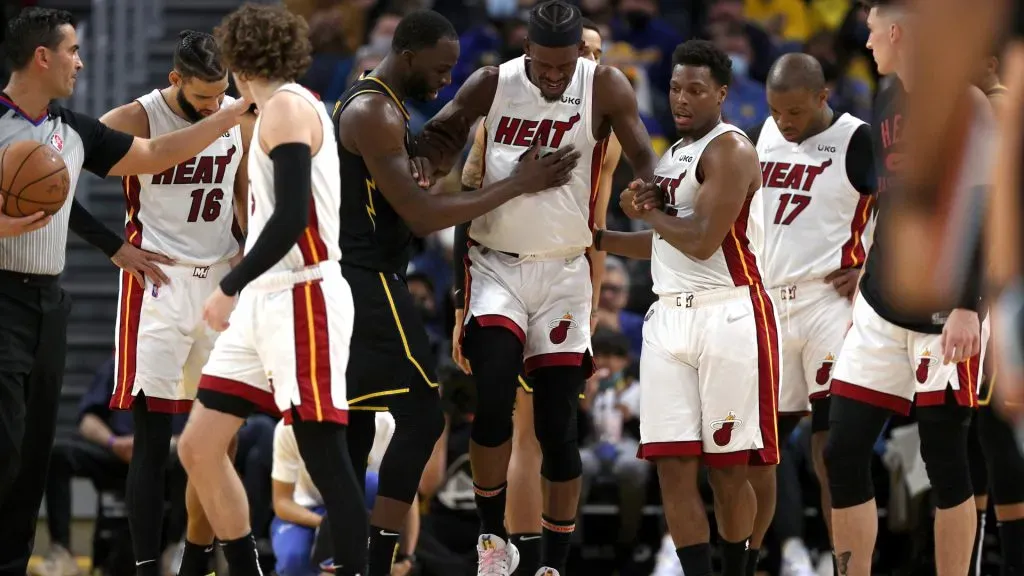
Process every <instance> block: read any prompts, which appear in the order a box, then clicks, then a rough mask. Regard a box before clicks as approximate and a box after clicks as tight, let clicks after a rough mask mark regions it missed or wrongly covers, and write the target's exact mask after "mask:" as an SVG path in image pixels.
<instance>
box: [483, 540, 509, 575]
mask: <svg viewBox="0 0 1024 576" xmlns="http://www.w3.org/2000/svg"><path fill="white" fill-rule="evenodd" d="M476 554H477V559H478V566H477V572H476V574H477V576H511V574H512V573H513V572H515V571H516V568H518V567H519V549H518V548H516V546H515V544H513V543H511V542H505V541H504V540H502V539H501V538H499V537H498V536H495V535H494V534H481V535H480V538H478V539H477V541H476Z"/></svg>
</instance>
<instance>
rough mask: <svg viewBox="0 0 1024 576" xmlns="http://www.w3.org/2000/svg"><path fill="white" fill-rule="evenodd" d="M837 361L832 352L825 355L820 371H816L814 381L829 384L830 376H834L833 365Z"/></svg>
mask: <svg viewBox="0 0 1024 576" xmlns="http://www.w3.org/2000/svg"><path fill="white" fill-rule="evenodd" d="M835 362H836V357H835V356H833V355H832V353H831V352H830V353H829V354H828V355H827V356H825V359H824V360H823V361H822V362H821V366H819V367H818V371H817V372H815V373H814V382H815V383H817V384H819V385H823V384H827V383H828V381H829V378H832V366H833V365H834V364H835Z"/></svg>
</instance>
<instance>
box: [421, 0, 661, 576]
mask: <svg viewBox="0 0 1024 576" xmlns="http://www.w3.org/2000/svg"><path fill="white" fill-rule="evenodd" d="M583 47H584V43H583V41H582V24H581V16H580V12H579V9H578V8H576V7H575V6H573V5H571V4H569V3H567V2H566V1H564V0H548V1H545V2H541V3H539V4H537V5H536V6H535V7H534V8H533V10H532V11H531V13H530V21H529V30H528V33H527V41H526V44H525V52H526V55H525V56H523V57H520V58H516V59H515V60H511V61H509V62H506V63H504V64H502V65H501V66H500V67H485V68H483V69H481V70H479V71H478V72H476V73H475V74H474V75H473V76H472V77H470V79H469V80H467V82H466V83H465V84H464V85H463V86H462V88H461V89H460V90H459V92H458V94H457V95H456V96H455V99H454V100H453V101H452V102H450V103H449V104H448V105H447V106H445V108H444V109H443V110H442V111H441V112H439V113H438V115H437V116H436V117H435V118H434V119H432V120H431V121H430V122H429V123H428V124H427V126H426V127H425V128H424V130H423V134H422V135H421V136H420V138H419V140H418V142H417V153H418V154H419V155H420V156H423V157H426V158H427V159H428V160H430V162H431V164H433V165H434V166H442V167H444V166H451V164H452V162H453V158H454V156H455V155H456V154H459V153H460V152H461V148H462V146H463V143H464V142H465V141H466V138H467V137H468V135H469V130H470V127H471V126H473V125H474V124H475V122H476V120H477V119H478V118H480V117H481V116H483V117H485V118H486V120H485V121H484V130H485V132H486V133H487V138H486V140H485V144H484V146H485V154H484V160H483V165H484V176H483V184H484V185H485V186H487V185H489V184H491V183H493V182H496V181H498V180H501V179H503V178H506V177H507V176H509V174H511V173H512V172H513V171H514V170H515V168H516V166H517V165H518V163H519V159H520V158H521V157H522V156H523V154H524V152H526V151H527V150H528V149H529V148H530V146H531V145H539V146H540V147H541V149H543V150H544V151H545V152H550V151H553V150H557V149H559V148H564V147H566V146H573V147H574V148H575V149H576V150H577V151H578V152H579V153H580V154H581V159H580V162H579V164H578V165H577V166H576V168H575V170H574V171H573V177H572V180H571V181H570V182H569V183H568V184H566V185H564V186H561V187H558V188H556V189H553V190H549V191H547V192H546V193H545V194H542V195H523V196H520V197H518V198H515V199H513V200H511V201H510V202H508V203H506V204H504V205H502V206H500V207H498V208H496V209H494V210H493V211H491V212H489V213H487V214H485V215H483V216H481V217H479V218H476V219H475V220H473V222H472V225H471V226H470V228H469V231H468V239H467V235H466V232H465V229H466V227H465V226H461V227H460V228H461V232H462V233H461V234H457V236H456V244H455V245H456V248H457V249H459V250H464V248H465V247H466V245H467V242H469V243H472V244H473V247H472V248H470V249H469V253H468V260H466V261H467V262H468V269H467V271H466V277H467V280H466V283H465V288H466V289H465V294H464V296H465V303H464V306H463V307H464V309H465V322H464V331H463V335H462V342H461V345H462V354H463V356H464V357H465V358H466V360H467V361H468V362H469V365H470V367H471V369H472V372H473V374H474V376H475V377H476V381H477V410H476V416H475V418H474V420H473V431H472V444H471V450H470V457H471V459H472V462H473V475H474V478H473V481H474V483H475V491H476V494H477V510H478V512H479V514H480V517H481V523H482V534H481V536H480V539H479V543H478V552H479V573H480V574H502V575H506V576H507V575H508V574H509V573H510V572H512V571H514V570H515V569H516V567H517V566H518V562H519V554H518V551H517V550H516V549H515V547H514V546H510V545H508V544H507V542H506V539H507V532H506V529H505V502H506V493H505V488H506V484H507V471H508V463H509V457H510V452H511V446H512V442H511V440H512V411H513V406H514V404H515V398H516V390H517V388H518V387H519V384H518V376H519V373H520V370H521V369H522V368H523V367H524V359H525V369H526V372H527V374H528V375H530V376H532V377H533V383H534V390H533V402H534V413H535V418H534V423H535V432H536V435H537V440H538V442H539V444H540V448H541V453H542V456H543V463H542V466H541V475H542V477H543V482H544V488H545V490H544V493H545V502H544V505H543V508H544V513H543V516H542V521H541V526H542V538H541V539H542V552H541V556H542V564H543V567H542V568H540V569H539V570H538V572H537V574H543V575H557V574H561V573H564V572H565V565H566V562H567V558H568V553H569V540H570V538H571V536H572V532H573V530H574V528H575V518H576V508H577V503H578V500H579V492H580V471H581V464H580V454H579V449H578V440H577V437H576V436H577V434H576V426H575V422H576V412H577V407H578V403H579V393H580V392H582V390H583V385H584V382H585V381H586V379H587V377H588V376H590V374H591V372H592V368H593V363H592V361H591V358H590V318H591V315H592V294H593V292H592V285H591V270H590V264H589V261H588V260H587V258H586V251H587V249H588V248H589V247H590V244H591V242H592V232H591V228H592V226H593V221H594V217H595V210H594V204H595V203H596V202H597V196H598V193H597V192H598V185H599V182H600V170H601V166H602V162H603V158H604V154H605V151H606V149H607V145H608V140H607V138H608V137H609V135H610V134H611V132H612V130H613V129H614V131H615V134H616V136H617V137H618V139H619V142H620V143H621V145H622V150H623V153H624V154H625V156H626V158H627V159H628V160H629V161H630V163H631V164H632V165H633V168H634V171H635V173H636V174H637V175H638V177H640V178H645V179H647V180H650V179H651V177H652V175H653V168H654V164H655V162H656V160H657V159H656V157H655V155H654V152H653V150H652V149H651V145H650V138H649V137H648V135H647V131H646V129H645V128H644V125H643V123H642V122H641V120H640V118H639V115H638V112H637V107H636V96H635V94H634V92H633V89H632V86H631V85H630V84H629V81H628V80H627V79H626V77H625V76H624V75H623V74H622V73H621V72H619V71H618V70H616V69H614V68H611V67H608V66H600V65H597V64H595V63H594V62H593V61H592V60H589V59H587V58H583V57H582V51H583ZM453 143H456V145H454V146H453V145H452V144H453ZM649 198H650V199H649V200H648V202H651V203H652V204H653V203H654V202H655V201H656V200H657V199H656V198H654V194H649ZM459 236H462V239H460V238H459ZM457 345H458V343H457Z"/></svg>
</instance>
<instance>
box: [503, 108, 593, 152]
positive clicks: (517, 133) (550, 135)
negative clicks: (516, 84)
mask: <svg viewBox="0 0 1024 576" xmlns="http://www.w3.org/2000/svg"><path fill="white" fill-rule="evenodd" d="M580 118H581V116H580V113H579V112H577V113H576V114H574V115H573V116H572V117H571V118H569V119H568V120H551V119H546V120H540V121H537V120H529V119H525V118H515V117H513V116H502V117H501V119H500V120H498V128H497V130H495V132H494V142H495V143H497V144H506V145H508V146H520V147H523V148H529V147H530V145H531V144H532V143H533V141H534V140H535V139H537V140H539V143H540V145H541V146H545V147H548V148H558V147H559V146H560V145H561V144H562V138H564V137H565V135H566V133H567V132H569V131H570V130H572V128H573V126H575V125H576V123H577V122H579V121H580Z"/></svg>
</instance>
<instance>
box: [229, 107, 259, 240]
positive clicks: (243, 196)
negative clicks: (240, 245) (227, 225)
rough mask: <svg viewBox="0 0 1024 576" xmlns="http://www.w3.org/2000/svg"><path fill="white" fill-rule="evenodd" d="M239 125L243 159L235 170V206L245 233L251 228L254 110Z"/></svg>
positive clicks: (237, 217) (240, 226)
mask: <svg viewBox="0 0 1024 576" xmlns="http://www.w3.org/2000/svg"><path fill="white" fill-rule="evenodd" d="M238 127H239V128H240V129H241V131H242V159H241V160H240V161H239V163H238V170H237V171H236V172H235V186H234V206H235V218H236V219H237V220H238V226H239V228H241V229H242V234H243V235H244V234H245V233H246V231H247V230H248V229H249V147H250V146H251V145H252V133H253V129H254V128H255V127H256V115H255V114H253V113H252V112H249V113H246V114H245V115H243V116H242V120H241V122H239V123H238Z"/></svg>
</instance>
